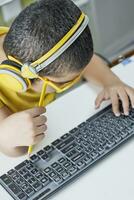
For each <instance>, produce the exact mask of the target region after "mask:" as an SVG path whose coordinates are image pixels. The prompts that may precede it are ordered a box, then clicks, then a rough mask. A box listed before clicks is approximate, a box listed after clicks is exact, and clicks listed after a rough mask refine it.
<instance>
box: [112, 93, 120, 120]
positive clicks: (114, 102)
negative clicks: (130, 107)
mask: <svg viewBox="0 0 134 200" xmlns="http://www.w3.org/2000/svg"><path fill="white" fill-rule="evenodd" d="M111 102H112V109H113V112H114V114H115V116H117V117H119V116H120V111H119V99H118V95H117V92H116V91H112V92H111Z"/></svg>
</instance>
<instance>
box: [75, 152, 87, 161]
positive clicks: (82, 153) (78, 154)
mask: <svg viewBox="0 0 134 200" xmlns="http://www.w3.org/2000/svg"><path fill="white" fill-rule="evenodd" d="M84 156H85V153H84V152H81V153H77V154H76V155H75V156H74V157H73V158H72V161H73V162H76V161H78V160H80V159H81V158H83V157H84Z"/></svg>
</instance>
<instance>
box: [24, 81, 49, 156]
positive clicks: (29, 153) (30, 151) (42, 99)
mask: <svg viewBox="0 0 134 200" xmlns="http://www.w3.org/2000/svg"><path fill="white" fill-rule="evenodd" d="M46 88H47V83H45V82H44V84H43V88H42V91H41V96H40V101H39V107H41V106H43V105H44V97H45V94H46ZM32 151H33V146H32V145H31V146H29V147H28V158H30V155H31V153H32Z"/></svg>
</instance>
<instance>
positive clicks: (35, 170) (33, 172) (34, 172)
mask: <svg viewBox="0 0 134 200" xmlns="http://www.w3.org/2000/svg"><path fill="white" fill-rule="evenodd" d="M39 172H40V171H39V170H38V169H36V168H34V169H33V170H32V171H31V173H32V175H35V174H37V173H39Z"/></svg>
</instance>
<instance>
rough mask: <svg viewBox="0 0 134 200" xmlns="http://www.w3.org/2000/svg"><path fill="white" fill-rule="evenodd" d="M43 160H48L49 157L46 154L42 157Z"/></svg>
mask: <svg viewBox="0 0 134 200" xmlns="http://www.w3.org/2000/svg"><path fill="white" fill-rule="evenodd" d="M41 158H42V160H47V159H48V158H49V157H48V155H47V154H46V153H44V154H43V155H42V156H41Z"/></svg>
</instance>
